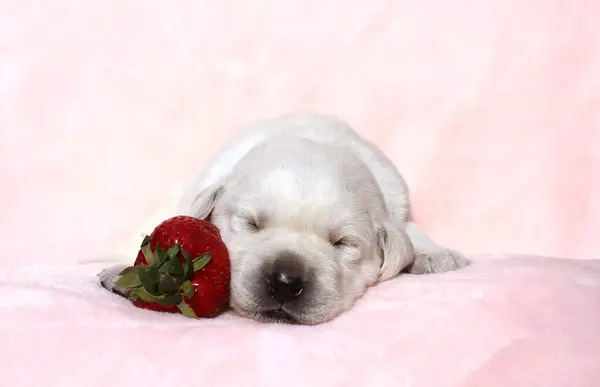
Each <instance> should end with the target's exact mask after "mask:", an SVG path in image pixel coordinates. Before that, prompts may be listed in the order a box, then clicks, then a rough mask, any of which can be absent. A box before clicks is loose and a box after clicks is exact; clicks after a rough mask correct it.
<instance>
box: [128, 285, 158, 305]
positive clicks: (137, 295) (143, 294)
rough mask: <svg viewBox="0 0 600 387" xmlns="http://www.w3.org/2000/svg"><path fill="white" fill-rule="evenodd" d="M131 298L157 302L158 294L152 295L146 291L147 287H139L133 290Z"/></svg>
mask: <svg viewBox="0 0 600 387" xmlns="http://www.w3.org/2000/svg"><path fill="white" fill-rule="evenodd" d="M129 299H130V300H132V301H135V300H138V299H139V300H142V301H144V302H155V300H156V296H153V295H151V294H150V293H148V292H147V291H146V289H144V288H142V287H139V288H135V289H132V290H131V293H130V294H129Z"/></svg>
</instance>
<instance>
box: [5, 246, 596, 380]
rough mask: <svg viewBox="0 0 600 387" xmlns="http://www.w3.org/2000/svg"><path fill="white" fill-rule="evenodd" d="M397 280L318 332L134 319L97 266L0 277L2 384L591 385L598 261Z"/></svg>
mask: <svg viewBox="0 0 600 387" xmlns="http://www.w3.org/2000/svg"><path fill="white" fill-rule="evenodd" d="M482 258H484V259H483V260H481V261H480V262H478V263H476V264H475V265H473V266H471V267H469V268H468V269H464V270H460V271H457V272H453V273H446V274H441V275H432V276H409V275H406V276H402V277H399V278H398V279H396V280H393V281H390V282H388V283H384V284H382V285H380V286H377V287H375V288H373V289H371V290H370V291H369V292H368V293H367V295H366V296H365V297H364V298H363V299H362V300H360V301H359V302H358V303H357V304H356V306H355V308H354V309H353V310H352V311H351V312H349V313H347V314H345V315H343V316H342V317H340V318H338V319H336V320H334V321H333V322H331V323H328V324H325V325H321V326H316V327H301V326H287V325H265V324H259V323H255V322H252V321H249V320H245V319H242V318H239V317H236V316H233V315H225V316H222V317H220V318H217V319H214V320H191V319H187V318H185V317H181V316H176V315H167V314H161V313H155V312H149V311H144V310H141V309H137V308H135V307H133V306H132V305H131V304H130V303H129V302H128V301H126V300H125V299H122V298H120V297H117V296H115V295H113V294H111V293H108V292H106V291H104V289H102V288H101V287H99V285H98V283H97V281H96V278H95V273H96V271H97V270H98V269H99V266H98V265H97V264H87V265H80V266H75V265H63V266H61V265H34V266H24V267H21V268H18V269H11V270H2V271H0V283H1V284H2V285H1V289H0V291H1V294H2V299H1V301H0V342H1V343H2V352H0V353H1V355H0V361H1V364H2V370H3V371H2V380H3V381H9V382H10V383H9V384H5V385H13V386H38V385H43V386H48V387H50V386H90V387H92V386H94V387H95V386H138V385H139V386H144V385H145V386H186V385H191V386H195V385H198V386H240V385H244V386H281V385H285V386H289V387H295V386H298V387H306V386H340V387H341V386H382V387H383V386H390V387H398V386H418V387H429V386H431V387H446V386H448V387H481V386H486V387H496V386H515V387H517V386H518V387H520V386H527V387H533V386H540V387H541V386H543V387H555V386H556V387H559V386H560V387H567V386H569V387H571V386H577V387H597V386H598V385H600V384H599V383H600V368H599V367H598V360H599V359H600V330H599V329H598V327H599V326H600V261H577V260H565V259H550V258H540V257H534V256H488V257H482Z"/></svg>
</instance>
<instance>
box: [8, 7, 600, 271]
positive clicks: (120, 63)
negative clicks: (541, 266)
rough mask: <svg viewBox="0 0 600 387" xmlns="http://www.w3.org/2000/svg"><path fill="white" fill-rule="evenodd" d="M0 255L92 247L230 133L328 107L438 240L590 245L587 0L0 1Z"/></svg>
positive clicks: (591, 95)
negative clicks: (374, 153) (378, 160)
mask: <svg viewBox="0 0 600 387" xmlns="http://www.w3.org/2000/svg"><path fill="white" fill-rule="evenodd" d="M0 9H1V10H2V11H1V12H0V128H1V130H2V136H1V141H0V168H1V169H0V178H1V185H2V189H1V192H2V202H1V203H2V204H0V211H1V214H2V216H1V217H0V235H1V237H0V247H1V249H2V252H3V254H2V255H1V256H0V257H1V258H0V260H1V261H2V263H3V264H7V265H10V264H13V263H14V262H18V261H20V260H30V259H33V260H38V261H41V260H45V261H53V262H56V261H63V262H76V261H81V260H86V259H93V258H94V257H97V256H99V255H104V254H109V253H111V252H113V251H114V250H115V248H117V247H118V246H120V245H121V244H122V243H124V242H125V241H127V240H129V239H130V237H131V235H132V233H133V232H134V231H135V230H136V229H137V227H139V226H140V224H141V223H142V222H143V221H144V220H146V219H147V217H148V216H149V215H150V214H151V213H152V212H153V211H154V210H155V209H156V208H157V207H158V206H159V205H160V204H161V203H162V202H163V201H164V200H165V199H166V197H167V195H169V193H170V192H171V191H172V187H173V186H174V185H177V184H180V183H181V182H182V181H184V180H185V179H187V178H189V177H191V175H190V174H191V173H193V172H194V171H195V170H197V169H198V168H199V167H200V166H201V165H202V164H203V162H204V161H205V160H206V158H208V157H209V156H211V155H212V154H214V152H216V150H217V149H218V147H219V146H221V145H222V144H223V143H224V142H225V141H226V140H228V139H229V138H230V137H231V136H232V135H233V134H234V133H236V132H238V131H240V130H241V128H242V127H243V126H244V125H245V124H247V123H249V122H251V121H253V120H257V119H261V118H265V117H270V116H273V115H277V114H281V113H286V112H290V111H294V110H298V109H313V110H318V111H322V112H326V113H333V114H336V115H338V116H340V117H342V118H344V119H346V120H348V121H350V122H351V123H352V124H353V125H355V127H356V128H357V129H358V130H359V131H360V132H361V133H362V134H364V135H365V136H366V137H368V138H370V139H372V140H374V141H376V142H377V143H378V144H380V145H381V147H382V148H383V149H384V150H385V152H386V153H387V154H388V155H390V156H391V157H392V158H393V159H394V160H395V162H397V165H398V166H399V167H400V168H401V170H402V171H403V173H404V174H405V175H406V178H407V179H408V181H409V183H410V185H411V188H412V192H413V200H414V205H415V212H416V215H417V217H418V219H419V220H420V221H421V223H422V224H423V225H424V227H425V228H426V229H427V230H428V231H429V232H430V233H431V234H432V235H433V236H434V237H435V238H436V239H438V240H439V241H440V242H442V243H445V244H448V245H451V246H453V247H456V248H458V249H462V250H464V251H465V252H467V253H479V252H490V251H507V252H525V253H537V254H544V255H553V256H563V257H581V258H592V257H594V256H600V238H598V229H599V228H600V204H599V203H600V201H599V200H594V199H596V198H598V197H599V196H600V183H599V182H598V178H597V176H599V175H600V39H599V38H598V36H600V27H599V24H598V15H600V2H598V1H595V0H588V1H586V0H581V1H578V2H571V1H567V0H551V1H548V0H544V1H541V0H539V1H535V0H519V1H516V0H513V1H493V0H487V1H480V0H477V1H475V0H472V1H468V0H452V1H447V0H426V1H416V0H412V1H411V0H403V1H400V0H389V1H368V2H367V1H344V2H343V3H342V2H341V1H322V0H314V1H258V0H257V1H248V0H246V1H220V2H216V1H197V0H196V1H179V2H176V3H174V2H167V1H128V2H122V1H114V0H113V1H96V2H82V1H76V0H73V1H68V0H61V1H52V2H41V1H40V2H24V1H17V0H13V1H11V0H1V1H0Z"/></svg>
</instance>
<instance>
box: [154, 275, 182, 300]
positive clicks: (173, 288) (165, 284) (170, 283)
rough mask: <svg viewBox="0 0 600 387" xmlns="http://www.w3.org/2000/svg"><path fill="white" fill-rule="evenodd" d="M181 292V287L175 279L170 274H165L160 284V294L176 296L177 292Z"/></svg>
mask: <svg viewBox="0 0 600 387" xmlns="http://www.w3.org/2000/svg"><path fill="white" fill-rule="evenodd" d="M178 290H179V286H177V283H176V282H175V280H174V279H173V277H171V276H170V275H168V274H164V275H163V276H162V278H161V279H160V282H159V283H158V292H159V293H160V294H170V295H171V294H174V293H177V291H178Z"/></svg>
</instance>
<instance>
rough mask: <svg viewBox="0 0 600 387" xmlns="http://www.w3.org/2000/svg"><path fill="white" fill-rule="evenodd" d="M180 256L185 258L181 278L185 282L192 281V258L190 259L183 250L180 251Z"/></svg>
mask: <svg viewBox="0 0 600 387" xmlns="http://www.w3.org/2000/svg"><path fill="white" fill-rule="evenodd" d="M181 254H182V255H183V258H185V266H184V267H183V278H184V279H186V280H189V279H192V276H193V275H194V263H193V262H192V257H190V254H189V253H188V252H187V251H185V250H184V249H183V248H182V249H181Z"/></svg>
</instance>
